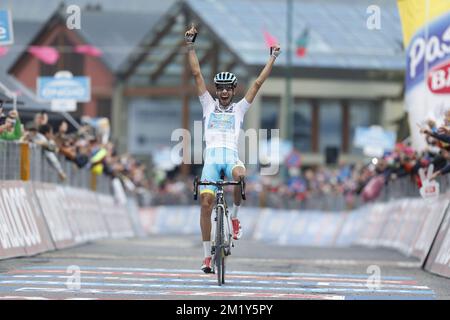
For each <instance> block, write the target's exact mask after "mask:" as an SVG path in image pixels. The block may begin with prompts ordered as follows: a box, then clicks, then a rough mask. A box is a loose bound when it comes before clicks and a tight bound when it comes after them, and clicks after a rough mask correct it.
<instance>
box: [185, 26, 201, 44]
mask: <svg viewBox="0 0 450 320" xmlns="http://www.w3.org/2000/svg"><path fill="white" fill-rule="evenodd" d="M197 34H198V32H197V29H195V26H194V24H192V25H191V28H190V29H189V30H188V31H186V33H185V34H184V39H185V40H186V44H188V45H192V44H193V43H194V42H195V39H196V38H197Z"/></svg>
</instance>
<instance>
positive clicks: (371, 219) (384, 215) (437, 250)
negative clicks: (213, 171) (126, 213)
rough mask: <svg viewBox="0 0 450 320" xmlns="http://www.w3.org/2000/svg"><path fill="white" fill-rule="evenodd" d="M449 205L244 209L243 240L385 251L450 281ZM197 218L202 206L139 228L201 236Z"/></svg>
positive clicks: (146, 217) (174, 210)
mask: <svg viewBox="0 0 450 320" xmlns="http://www.w3.org/2000/svg"><path fill="white" fill-rule="evenodd" d="M449 202H450V200H449V197H448V195H442V196H441V197H439V198H438V199H434V200H432V201H427V200H424V199H417V198H406V199H398V200H393V201H391V202H388V203H375V204H371V205H365V206H364V207H360V208H358V209H357V210H354V211H350V212H340V213H337V212H321V211H297V210H276V209H271V208H264V209H259V208H245V207H244V208H241V210H240V213H239V218H240V220H241V223H242V225H243V230H244V233H243V234H244V237H245V238H250V239H253V240H257V241H264V242H268V243H272V244H279V245H298V246H327V247H343V246H351V245H362V246H367V247H371V248H374V247H385V248H390V249H395V250H398V251H400V252H401V253H403V254H404V255H407V256H412V257H415V258H417V259H419V261H420V262H421V264H422V266H424V268H425V269H426V270H428V271H430V272H434V273H438V274H440V275H444V276H450V267H449V262H450V213H448V212H447V210H448V207H449ZM199 216H200V213H199V207H198V206H187V207H184V206H160V207H154V208H143V209H141V210H140V217H141V224H142V226H143V228H144V229H145V231H146V232H147V233H152V234H161V233H163V234H200V227H199ZM444 217H445V219H444ZM436 234H437V236H436ZM435 238H436V239H435ZM427 256H428V259H427Z"/></svg>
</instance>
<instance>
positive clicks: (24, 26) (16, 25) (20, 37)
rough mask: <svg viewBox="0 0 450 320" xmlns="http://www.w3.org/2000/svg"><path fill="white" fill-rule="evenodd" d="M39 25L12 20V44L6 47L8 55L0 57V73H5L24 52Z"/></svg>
mask: <svg viewBox="0 0 450 320" xmlns="http://www.w3.org/2000/svg"><path fill="white" fill-rule="evenodd" d="M40 26H41V24H40V23H38V22H33V21H21V20H13V30H14V44H13V45H11V46H8V53H7V54H6V55H4V56H1V57H0V73H4V72H6V70H8V69H9V68H10V67H11V65H12V64H13V63H14V61H16V59H17V58H18V57H19V56H20V55H21V54H22V53H23V52H24V50H26V47H27V46H28V44H29V42H30V41H31V40H32V39H33V37H34V36H35V35H36V33H37V32H38V31H39V29H40Z"/></svg>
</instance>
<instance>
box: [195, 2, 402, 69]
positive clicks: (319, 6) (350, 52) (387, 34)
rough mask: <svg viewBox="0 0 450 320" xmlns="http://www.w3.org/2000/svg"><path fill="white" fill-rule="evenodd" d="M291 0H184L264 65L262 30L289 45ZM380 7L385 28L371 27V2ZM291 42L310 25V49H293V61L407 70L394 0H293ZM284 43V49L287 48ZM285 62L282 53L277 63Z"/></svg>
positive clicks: (246, 56)
mask: <svg viewBox="0 0 450 320" xmlns="http://www.w3.org/2000/svg"><path fill="white" fill-rule="evenodd" d="M286 3H287V1H277V0H262V1H257V2H256V1H255V0H227V1H212V0H210V1H208V0H186V4H187V5H188V6H189V7H190V8H191V9H192V10H193V11H194V12H195V14H196V15H197V16H198V18H199V19H200V20H201V23H204V24H206V25H207V26H208V27H209V28H210V29H212V30H213V32H214V33H216V34H217V36H218V37H219V38H220V39H222V40H223V42H224V43H225V44H226V46H228V47H229V48H230V49H231V50H232V51H234V52H235V53H236V54H238V55H239V56H240V58H241V59H242V60H243V61H244V62H245V63H246V64H248V65H263V64H265V63H266V61H267V49H266V45H265V41H264V36H263V30H266V31H267V32H269V33H270V34H271V35H273V36H274V37H275V38H277V39H278V41H279V42H280V44H281V46H282V47H283V48H284V49H285V50H286V43H287V40H286V39H287V38H286V27H287V23H286V21H287V18H286V16H287V13H286V10H287V4H286ZM371 5H378V6H379V8H380V13H381V15H380V17H381V21H380V22H381V29H380V30H369V29H368V28H367V19H368V17H369V14H368V13H367V8H368V7H369V6H371ZM293 8H294V10H293V11H294V12H293V30H292V48H294V50H295V43H296V40H297V39H298V37H299V36H300V35H301V34H302V33H303V32H304V30H305V28H307V29H308V30H309V34H310V42H309V45H308V51H307V55H306V56H305V57H297V56H296V55H295V54H293V61H292V63H293V65H294V66H298V67H314V68H353V69H369V70H370V69H377V70H380V69H385V70H404V67H405V57H404V51H403V45H402V32H401V23H400V18H399V14H398V10H397V6H396V1H392V0H314V1H312V0H296V1H293ZM283 48H282V49H283ZM285 63H286V54H284V55H283V54H282V55H281V56H280V58H279V61H278V62H277V64H278V65H280V64H285Z"/></svg>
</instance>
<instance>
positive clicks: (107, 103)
mask: <svg viewBox="0 0 450 320" xmlns="http://www.w3.org/2000/svg"><path fill="white" fill-rule="evenodd" d="M111 110H112V103H111V99H98V100H97V117H100V118H101V117H105V118H108V119H109V120H110V121H111Z"/></svg>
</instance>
